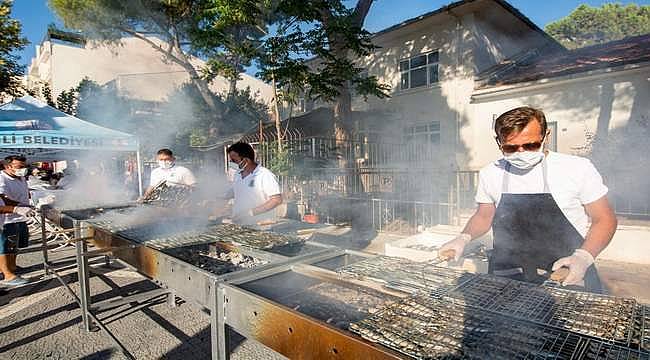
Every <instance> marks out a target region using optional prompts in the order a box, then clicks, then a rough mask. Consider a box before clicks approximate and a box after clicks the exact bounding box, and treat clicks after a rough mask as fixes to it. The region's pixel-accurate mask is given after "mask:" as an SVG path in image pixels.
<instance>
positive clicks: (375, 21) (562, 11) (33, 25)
mask: <svg viewBox="0 0 650 360" xmlns="http://www.w3.org/2000/svg"><path fill="white" fill-rule="evenodd" d="M345 2H346V4H355V3H356V0H346V1H345ZM451 2H454V1H453V0H376V1H375V3H374V4H373V5H372V8H371V9H370V12H369V13H368V17H367V18H366V23H365V27H366V29H367V30H369V31H371V32H376V31H379V30H382V29H384V28H387V27H389V26H392V25H395V24H398V23H400V22H402V21H404V20H407V19H410V18H413V17H416V16H419V15H422V14H424V13H426V12H429V11H433V10H436V9H438V8H440V7H442V6H444V5H447V4H449V3H451ZM508 2H509V3H510V4H511V5H513V6H514V7H515V8H517V9H519V11H520V12H522V13H523V14H524V15H525V16H527V17H528V18H529V19H530V20H532V21H533V22H534V23H535V24H537V25H538V26H539V27H540V28H544V26H545V25H546V24H548V23H550V22H553V21H555V20H558V19H561V18H563V17H564V16H566V15H568V14H570V13H571V11H572V10H573V9H575V8H576V7H578V5H580V4H588V5H590V6H601V5H602V4H604V3H608V2H615V1H605V0H582V1H579V0H543V1H540V0H509V1H508ZM617 2H619V3H622V4H630V3H636V4H639V5H650V0H639V1H617ZM350 6H352V5H350ZM12 16H13V17H14V18H15V19H18V20H20V22H21V23H22V25H23V34H24V35H25V36H26V37H27V39H28V40H29V41H30V42H31V44H29V45H27V46H26V47H25V49H24V50H22V51H20V52H19V53H18V54H19V55H20V57H21V60H20V62H21V64H25V65H28V64H29V62H30V61H31V58H32V57H33V56H34V54H35V50H34V47H35V45H37V44H39V43H40V42H41V40H43V36H44V35H45V31H46V29H47V26H48V25H49V24H51V23H55V24H57V25H59V26H60V25H61V21H60V20H58V19H57V18H56V16H55V15H54V13H53V12H52V11H51V10H50V9H49V7H48V5H47V1H46V0H14V8H13V12H12Z"/></svg>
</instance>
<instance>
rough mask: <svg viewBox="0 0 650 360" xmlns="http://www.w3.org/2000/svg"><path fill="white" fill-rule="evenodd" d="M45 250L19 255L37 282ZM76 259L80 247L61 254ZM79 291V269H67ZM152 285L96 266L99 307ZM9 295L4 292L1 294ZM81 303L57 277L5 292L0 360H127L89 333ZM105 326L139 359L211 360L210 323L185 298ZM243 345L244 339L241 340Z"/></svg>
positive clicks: (241, 347) (255, 351) (243, 347)
mask: <svg viewBox="0 0 650 360" xmlns="http://www.w3.org/2000/svg"><path fill="white" fill-rule="evenodd" d="M38 246H40V245H36V246H35V247H32V248H29V249H27V253H25V254H22V255H19V258H18V265H19V266H23V267H26V270H27V271H28V273H27V274H26V276H27V277H29V278H31V279H33V280H34V281H36V280H38V279H39V278H40V275H42V270H41V267H40V265H39V264H38V263H39V262H40V259H41V253H40V250H39V247H38ZM56 256H57V258H62V259H63V260H64V261H66V259H67V261H68V262H70V260H72V259H74V258H73V257H72V256H73V250H72V248H69V250H65V251H63V252H58V253H56ZM62 273H63V274H65V275H64V278H65V279H66V280H67V281H69V282H70V286H71V288H72V289H73V290H74V291H78V286H77V284H78V283H77V281H76V273H75V272H74V269H69V270H68V271H63V272H62ZM156 288H157V287H156V286H155V285H154V284H153V283H151V282H150V281H148V280H146V279H144V278H142V277H141V276H140V275H138V274H137V273H135V272H133V271H130V270H128V269H124V268H122V269H119V268H118V269H115V268H104V267H103V264H101V263H98V264H95V265H94V276H93V277H92V278H91V289H92V292H91V293H92V296H93V302H98V301H101V300H105V299H109V298H113V297H115V296H126V295H131V294H136V293H140V292H144V291H147V290H152V289H156ZM0 291H2V290H0ZM80 314H81V313H80V310H79V308H78V307H77V305H76V303H75V301H74V300H73V298H72V297H71V296H70V294H69V293H68V292H67V291H66V290H65V289H64V288H63V287H62V286H61V284H60V282H59V281H58V280H56V279H53V280H49V281H41V282H36V283H34V284H33V285H29V286H26V287H23V288H20V289H14V290H11V291H9V292H7V291H2V292H1V293H0V334H1V335H0V358H2V359H107V358H111V359H123V358H125V356H123V355H122V353H121V351H120V349H119V347H117V346H115V345H114V344H113V343H112V342H111V340H110V338H109V337H108V336H107V335H106V333H105V332H103V331H96V332H91V333H86V332H85V331H84V330H83V329H82V328H81V315H80ZM100 318H102V319H104V323H105V324H106V325H107V327H108V328H109V329H110V330H111V331H112V332H113V333H114V334H115V336H116V337H117V338H118V339H119V340H120V341H121V342H122V343H123V344H124V345H125V346H126V348H127V349H128V350H129V352H131V353H132V354H133V355H134V356H135V357H136V358H138V359H160V358H165V359H185V360H186V359H209V358H210V324H209V318H208V315H207V314H206V313H205V312H204V311H203V310H202V309H200V308H199V307H197V306H195V305H193V304H190V303H184V302H183V301H182V300H179V301H178V306H176V307H174V308H172V307H170V306H168V305H167V304H166V302H165V298H164V297H159V298H157V299H154V300H153V301H151V302H149V303H148V304H147V305H146V306H145V307H144V308H142V309H140V310H137V311H132V310H130V309H129V308H128V307H122V308H117V309H113V310H111V311H109V312H104V313H102V314H101V315H100ZM235 341H236V342H237V343H238V344H232V347H233V353H232V358H233V359H274V358H278V359H281V358H282V357H280V356H278V355H276V354H274V353H272V352H270V351H269V350H266V349H265V348H264V347H263V346H261V345H260V344H258V343H255V342H252V341H245V340H243V339H241V338H239V339H237V338H236V339H235ZM242 341H243V342H242Z"/></svg>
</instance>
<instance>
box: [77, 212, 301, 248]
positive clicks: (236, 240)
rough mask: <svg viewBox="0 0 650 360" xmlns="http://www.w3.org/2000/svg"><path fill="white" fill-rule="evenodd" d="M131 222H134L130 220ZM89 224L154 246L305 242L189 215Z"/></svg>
mask: <svg viewBox="0 0 650 360" xmlns="http://www.w3.org/2000/svg"><path fill="white" fill-rule="evenodd" d="M130 221H131V223H133V220H130ZM89 223H90V224H92V225H93V226H95V227H99V228H102V229H105V230H107V231H110V232H113V233H115V234H117V235H120V236H122V237H125V238H127V239H129V240H132V241H134V242H138V243H141V244H144V245H147V246H149V247H152V248H155V249H163V248H169V247H174V246H185V245H191V244H199V243H206V242H217V241H220V242H229V243H233V244H236V245H245V246H248V247H250V248H255V249H262V250H269V249H273V248H276V247H282V246H292V245H298V244H303V243H304V242H305V239H300V238H298V237H293V236H288V235H281V234H277V233H272V232H268V231H261V230H255V229H250V228H246V227H243V226H239V225H234V224H219V225H213V226H206V224H205V223H204V222H202V221H200V220H192V218H188V219H185V221H176V222H174V223H172V224H169V223H164V224H163V223H160V222H156V223H147V224H138V225H131V224H129V223H127V222H126V221H120V220H115V219H93V220H90V221H89ZM126 224H129V225H126Z"/></svg>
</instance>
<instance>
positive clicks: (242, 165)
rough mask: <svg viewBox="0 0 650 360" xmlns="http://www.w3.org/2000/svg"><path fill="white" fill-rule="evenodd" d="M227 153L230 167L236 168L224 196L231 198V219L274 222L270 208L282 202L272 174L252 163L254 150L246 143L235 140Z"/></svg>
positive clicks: (249, 223) (248, 222)
mask: <svg viewBox="0 0 650 360" xmlns="http://www.w3.org/2000/svg"><path fill="white" fill-rule="evenodd" d="M227 152H228V157H229V158H230V161H231V165H230V166H231V167H232V168H234V169H236V174H235V177H234V181H233V184H232V189H231V190H230V191H229V192H228V194H227V195H226V198H234V205H233V209H232V217H233V222H234V223H236V224H241V225H256V224H260V223H265V222H272V221H275V220H276V216H275V211H273V210H274V209H275V208H276V207H277V206H278V205H280V204H282V195H281V193H280V185H279V184H278V180H277V178H276V177H275V175H274V174H273V173H272V172H271V171H270V170H269V169H267V168H265V167H263V166H261V165H259V164H257V163H256V162H255V151H254V150H253V147H251V146H250V145H249V144H247V143H243V142H238V143H235V144H233V145H231V146H230V147H229V148H228V149H227Z"/></svg>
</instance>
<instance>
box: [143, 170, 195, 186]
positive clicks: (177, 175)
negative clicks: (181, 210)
mask: <svg viewBox="0 0 650 360" xmlns="http://www.w3.org/2000/svg"><path fill="white" fill-rule="evenodd" d="M163 181H167V185H174V184H178V185H187V186H192V185H195V184H196V178H195V177H194V174H192V172H191V171H190V169H188V168H186V167H184V166H179V165H174V166H172V167H171V168H169V169H163V168H161V167H158V168H155V169H153V170H152V171H151V180H150V181H149V186H151V187H154V186H156V185H158V184H160V183H161V182H163Z"/></svg>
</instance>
